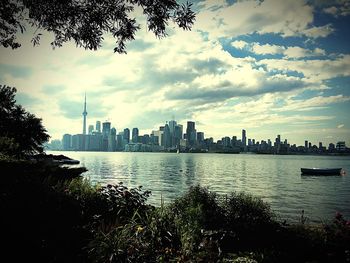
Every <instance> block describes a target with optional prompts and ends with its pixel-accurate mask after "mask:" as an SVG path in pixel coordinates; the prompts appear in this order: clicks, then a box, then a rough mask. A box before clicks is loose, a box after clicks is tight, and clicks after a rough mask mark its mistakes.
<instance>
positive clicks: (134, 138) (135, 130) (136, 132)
mask: <svg viewBox="0 0 350 263" xmlns="http://www.w3.org/2000/svg"><path fill="white" fill-rule="evenodd" d="M138 139H139V129H138V128H132V142H133V143H137V142H138Z"/></svg>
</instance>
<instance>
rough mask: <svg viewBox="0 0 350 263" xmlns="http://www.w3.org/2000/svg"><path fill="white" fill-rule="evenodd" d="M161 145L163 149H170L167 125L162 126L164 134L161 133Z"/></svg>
mask: <svg viewBox="0 0 350 263" xmlns="http://www.w3.org/2000/svg"><path fill="white" fill-rule="evenodd" d="M161 145H162V146H164V148H165V149H168V148H170V147H171V135H170V128H169V125H168V124H165V126H164V133H163V138H162V144H161Z"/></svg>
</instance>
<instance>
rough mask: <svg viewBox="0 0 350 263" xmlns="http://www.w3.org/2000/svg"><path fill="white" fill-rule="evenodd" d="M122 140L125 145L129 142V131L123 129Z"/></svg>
mask: <svg viewBox="0 0 350 263" xmlns="http://www.w3.org/2000/svg"><path fill="white" fill-rule="evenodd" d="M123 139H124V142H125V144H127V143H129V142H130V130H129V128H125V129H124V132H123Z"/></svg>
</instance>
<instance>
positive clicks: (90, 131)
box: [89, 125, 94, 134]
mask: <svg viewBox="0 0 350 263" xmlns="http://www.w3.org/2000/svg"><path fill="white" fill-rule="evenodd" d="M93 131H94V125H89V134H92V132H93Z"/></svg>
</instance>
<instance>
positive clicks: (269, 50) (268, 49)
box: [251, 43, 285, 55]
mask: <svg viewBox="0 0 350 263" xmlns="http://www.w3.org/2000/svg"><path fill="white" fill-rule="evenodd" d="M251 50H252V52H254V53H256V54H261V55H265V54H281V53H283V52H284V50H285V48H284V47H282V46H277V45H270V44H265V45H260V44H259V43H253V44H252V47H251Z"/></svg>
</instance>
